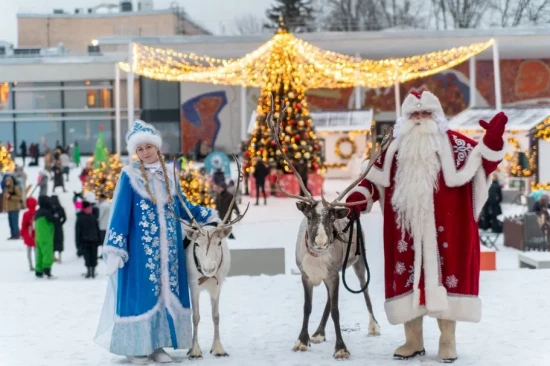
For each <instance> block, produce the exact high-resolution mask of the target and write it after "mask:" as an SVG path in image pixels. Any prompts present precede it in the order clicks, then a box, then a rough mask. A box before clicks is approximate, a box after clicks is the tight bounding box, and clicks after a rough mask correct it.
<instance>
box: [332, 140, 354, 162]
mask: <svg viewBox="0 0 550 366" xmlns="http://www.w3.org/2000/svg"><path fill="white" fill-rule="evenodd" d="M342 144H349V145H350V149H351V151H350V152H349V154H345V153H343V152H342ZM356 152H357V144H356V143H355V140H354V139H352V138H351V137H350V136H342V137H340V138H339V139H338V140H336V144H335V145H334V153H335V154H336V155H337V156H338V157H339V158H340V159H342V160H349V159H351V157H352V156H353V155H355V153H356Z"/></svg>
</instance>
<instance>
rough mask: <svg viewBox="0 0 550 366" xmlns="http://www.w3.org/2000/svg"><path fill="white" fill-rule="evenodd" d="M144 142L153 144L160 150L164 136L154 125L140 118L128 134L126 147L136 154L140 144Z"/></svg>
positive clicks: (129, 151) (130, 152)
mask: <svg viewBox="0 0 550 366" xmlns="http://www.w3.org/2000/svg"><path fill="white" fill-rule="evenodd" d="M143 143H149V144H153V145H155V146H156V147H157V149H159V150H160V147H161V146H162V136H161V134H160V132H159V131H158V130H157V129H156V128H155V127H154V126H153V125H150V124H149V123H145V122H143V121H142V120H139V119H138V120H136V121H135V122H134V124H133V125H132V128H131V129H130V131H128V133H127V134H126V149H127V150H128V153H129V154H135V153H136V151H137V147H138V145H140V144H143Z"/></svg>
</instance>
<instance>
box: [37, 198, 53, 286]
mask: <svg viewBox="0 0 550 366" xmlns="http://www.w3.org/2000/svg"><path fill="white" fill-rule="evenodd" d="M38 205H39V206H40V208H39V209H38V211H36V213H35V214H34V230H35V241H36V266H35V273H36V277H43V275H46V276H47V277H48V278H52V265H53V235H54V230H55V228H54V220H55V218H54V217H53V212H52V208H51V203H50V198H49V197H48V196H40V197H38Z"/></svg>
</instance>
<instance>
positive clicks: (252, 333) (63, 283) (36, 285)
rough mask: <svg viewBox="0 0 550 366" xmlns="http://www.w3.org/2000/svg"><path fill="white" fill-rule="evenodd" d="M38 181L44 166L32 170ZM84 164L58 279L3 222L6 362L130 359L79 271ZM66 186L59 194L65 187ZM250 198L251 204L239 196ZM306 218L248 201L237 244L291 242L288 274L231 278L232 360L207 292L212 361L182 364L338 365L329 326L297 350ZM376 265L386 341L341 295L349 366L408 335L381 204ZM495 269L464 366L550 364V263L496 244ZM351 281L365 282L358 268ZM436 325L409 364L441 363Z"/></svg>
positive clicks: (225, 325)
mask: <svg viewBox="0 0 550 366" xmlns="http://www.w3.org/2000/svg"><path fill="white" fill-rule="evenodd" d="M26 171H27V173H28V175H29V179H30V182H34V181H35V179H36V176H37V173H38V170H37V169H36V168H27V170H26ZM79 172H80V170H79V169H73V170H72V171H71V176H70V179H71V181H70V183H69V184H68V186H67V191H68V192H67V193H60V194H59V196H60V198H61V202H62V204H63V205H64V207H65V209H66V211H67V214H68V218H69V219H68V221H67V223H66V224H65V228H64V230H65V252H64V253H63V254H64V255H63V263H62V264H57V263H56V264H54V267H53V273H54V275H55V276H56V277H57V278H56V279H55V280H46V279H40V280H38V279H36V278H35V277H34V274H33V273H32V272H29V270H28V267H27V263H26V257H25V248H24V245H23V243H22V242H19V241H7V240H5V238H7V237H8V236H9V230H8V223H7V217H6V215H5V214H0V260H1V263H2V264H1V265H0V365H6V366H19V365H21V366H30V365H32V366H42V365H45V366H46V365H47V366H65V365H66V366H79V365H122V364H127V361H126V359H125V358H123V357H119V356H114V355H111V354H109V353H108V352H107V351H106V350H104V349H102V348H100V347H99V346H97V345H96V344H95V343H94V342H93V340H92V338H93V336H94V334H95V329H96V325H97V321H98V318H99V314H100V311H101V306H102V302H103V297H104V293H105V287H106V277H105V276H104V274H103V272H104V268H103V264H100V268H99V272H100V276H99V277H98V278H96V279H95V280H86V279H84V278H83V277H82V276H81V273H83V272H84V263H83V260H82V259H79V258H77V257H76V255H75V248H74V241H73V239H72V238H73V235H74V229H73V227H74V220H75V217H74V209H73V205H72V201H71V199H72V191H73V190H74V191H80V182H79V181H78V174H79ZM345 184H346V182H345V181H328V182H327V184H326V187H327V191H328V194H327V195H328V196H329V197H331V196H334V195H335V193H336V191H337V190H341V189H342V187H343V186H345ZM59 192H60V191H59ZM243 201H244V203H246V202H247V201H248V198H247V197H243ZM300 219H301V214H300V213H299V212H298V211H297V210H296V208H295V205H294V203H293V201H292V200H286V199H269V200H268V206H258V207H255V206H251V207H250V210H249V213H248V215H247V217H246V218H245V219H244V220H243V221H242V222H241V223H240V224H239V225H238V226H237V227H236V229H235V236H236V237H237V240H236V241H235V242H230V243H231V245H232V246H233V247H260V246H261V247H264V246H272V247H275V246H277V247H281V246H284V247H285V248H286V253H287V254H286V258H287V273H288V274H287V275H284V276H274V277H267V276H263V277H230V278H228V279H227V282H226V283H225V284H224V289H223V292H222V300H221V309H220V315H221V337H222V342H223V344H224V347H225V349H226V350H227V352H228V353H229V354H230V355H231V356H230V357H229V358H224V359H215V358H214V357H212V356H210V354H209V353H208V350H209V347H210V345H211V342H212V336H213V327H212V321H211V319H210V302H209V300H208V298H207V296H204V295H205V294H203V297H202V299H201V304H200V307H201V313H202V317H201V325H200V329H199V340H200V344H201V346H202V349H203V353H204V359H203V360H198V361H189V360H187V358H186V351H172V350H169V353H171V354H172V355H173V356H174V358H175V360H176V361H178V362H181V363H182V364H191V363H193V364H196V365H227V366H244V365H251V366H257V365H258V366H259V365H282V366H287V365H308V364H311V365H334V364H336V362H337V361H335V360H333V359H332V354H333V349H334V343H333V342H334V332H333V325H332V322H331V320H329V323H328V325H327V332H328V334H327V339H328V341H327V342H326V343H323V344H321V345H313V347H312V348H311V349H310V351H309V352H306V353H298V354H297V353H294V352H292V351H291V348H292V346H293V345H294V342H295V341H296V339H297V336H298V333H299V330H300V326H301V319H302V306H303V294H302V285H301V282H300V278H299V276H295V275H291V274H290V273H291V269H293V268H295V264H294V259H293V258H294V256H293V251H294V238H295V235H296V232H297V227H298V223H299V220H300ZM362 221H363V227H364V228H365V230H366V238H367V240H366V242H367V251H368V258H369V264H370V267H371V274H372V280H371V286H370V293H371V298H372V299H373V306H374V311H375V316H376V317H377V319H378V321H379V323H380V326H381V328H382V335H381V336H380V337H374V338H373V337H368V336H367V326H368V315H367V311H366V308H365V305H364V300H363V298H362V297H361V296H357V295H352V294H350V293H348V292H347V291H346V290H345V289H344V288H343V287H342V290H341V292H340V312H341V324H342V328H343V331H344V341H345V342H346V344H347V346H348V349H349V351H350V352H351V358H350V360H348V361H343V362H345V363H346V364H349V365H377V366H378V365H380V366H384V365H395V364H400V362H398V361H394V360H393V359H392V358H391V355H392V353H393V350H394V349H395V347H397V346H398V345H399V344H400V343H401V342H402V341H403V336H404V335H403V328H402V326H391V325H389V323H388V322H387V320H386V317H385V314H384V309H383V300H384V293H383V271H382V260H383V257H382V245H381V242H382V233H381V224H382V217H381V213H380V211H379V209H378V207H375V209H374V210H373V212H371V213H370V214H369V215H365V216H364V217H363V219H362ZM499 249H500V251H499V252H497V267H498V270H497V271H494V272H483V273H482V275H481V296H482V300H483V304H484V306H483V320H482V322H481V323H479V324H469V323H460V324H459V325H458V327H457V340H458V352H459V360H458V361H457V362H456V364H457V365H482V366H485V365H499V366H500V365H526V366H527V365H529V366H531V365H541V366H542V365H550V350H549V349H548V344H550V316H549V315H548V314H550V296H549V295H548V288H549V287H548V284H549V283H550V270H520V269H518V262H517V254H518V252H517V251H515V250H513V249H509V248H503V247H502V244H501V242H500V245H499ZM348 276H349V277H350V281H349V282H350V285H351V286H353V287H358V283H357V281H355V279H354V275H353V271H350V272H349V273H348ZM325 300H326V293H325V290H324V288H321V287H319V288H317V289H316V291H315V297H314V310H313V315H312V317H311V323H310V331H311V332H313V331H314V330H315V328H316V327H317V322H318V321H319V319H320V317H321V313H322V309H323V307H324V303H325ZM438 336H439V331H438V329H437V323H436V322H435V320H433V319H427V320H426V321H425V341H426V351H427V355H426V356H425V357H423V358H419V359H416V360H413V361H409V362H403V363H404V364H406V365H435V364H438V362H437V360H436V355H437V345H438Z"/></svg>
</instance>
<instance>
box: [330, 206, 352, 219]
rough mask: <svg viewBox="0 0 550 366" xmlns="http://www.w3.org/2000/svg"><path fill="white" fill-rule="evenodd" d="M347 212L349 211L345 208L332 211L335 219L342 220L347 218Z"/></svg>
mask: <svg viewBox="0 0 550 366" xmlns="http://www.w3.org/2000/svg"><path fill="white" fill-rule="evenodd" d="M349 211H350V209H349V208H347V207H343V208H337V209H336V210H334V216H335V217H336V218H337V219H343V218H344V217H347V216H348V214H349Z"/></svg>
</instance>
